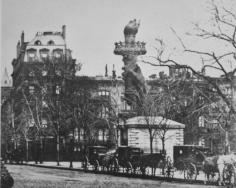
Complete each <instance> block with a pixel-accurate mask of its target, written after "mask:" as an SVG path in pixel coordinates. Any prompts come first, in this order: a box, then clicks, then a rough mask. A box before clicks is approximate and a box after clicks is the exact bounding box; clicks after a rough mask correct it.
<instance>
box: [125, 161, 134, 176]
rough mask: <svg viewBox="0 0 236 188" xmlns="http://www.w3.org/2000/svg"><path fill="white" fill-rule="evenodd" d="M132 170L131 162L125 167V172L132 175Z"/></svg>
mask: <svg viewBox="0 0 236 188" xmlns="http://www.w3.org/2000/svg"><path fill="white" fill-rule="evenodd" d="M132 169H133V166H132V164H131V162H128V163H127V167H126V172H127V173H132Z"/></svg>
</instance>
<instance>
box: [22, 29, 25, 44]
mask: <svg viewBox="0 0 236 188" xmlns="http://www.w3.org/2000/svg"><path fill="white" fill-rule="evenodd" d="M24 42H25V33H24V31H22V33H21V46H22V45H23V44H24Z"/></svg>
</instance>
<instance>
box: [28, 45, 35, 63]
mask: <svg viewBox="0 0 236 188" xmlns="http://www.w3.org/2000/svg"><path fill="white" fill-rule="evenodd" d="M36 53H37V50H36V49H34V48H30V49H28V50H27V56H28V61H34V60H35V59H36Z"/></svg>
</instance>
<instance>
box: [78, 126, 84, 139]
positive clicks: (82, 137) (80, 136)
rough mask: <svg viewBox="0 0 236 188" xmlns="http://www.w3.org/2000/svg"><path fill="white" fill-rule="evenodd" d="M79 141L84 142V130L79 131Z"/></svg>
mask: <svg viewBox="0 0 236 188" xmlns="http://www.w3.org/2000/svg"><path fill="white" fill-rule="evenodd" d="M79 139H80V140H84V129H83V128H80V130H79Z"/></svg>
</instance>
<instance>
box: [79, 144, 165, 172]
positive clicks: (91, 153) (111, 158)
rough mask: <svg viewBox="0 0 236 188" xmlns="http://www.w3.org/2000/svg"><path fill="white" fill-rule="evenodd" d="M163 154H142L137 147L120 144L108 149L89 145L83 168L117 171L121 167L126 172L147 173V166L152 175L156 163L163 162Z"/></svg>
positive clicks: (156, 165)
mask: <svg viewBox="0 0 236 188" xmlns="http://www.w3.org/2000/svg"><path fill="white" fill-rule="evenodd" d="M164 160H165V156H164V155H163V154H162V153H154V154H144V153H143V151H142V150H141V149H140V148H138V147H130V146H120V147H118V148H117V149H112V150H108V149H107V148H106V147H104V146H90V147H88V152H87V154H86V155H85V156H84V160H83V168H84V169H86V170H87V169H88V167H89V165H92V167H93V169H94V170H95V171H96V170H99V169H102V170H105V169H106V170H109V171H113V172H119V171H120V170H121V169H123V172H126V173H139V172H140V173H142V174H143V175H145V174H147V168H148V167H150V168H151V169H152V175H155V170H156V168H157V167H158V165H160V164H163V161H164Z"/></svg>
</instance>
